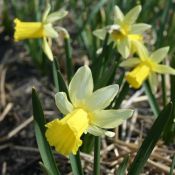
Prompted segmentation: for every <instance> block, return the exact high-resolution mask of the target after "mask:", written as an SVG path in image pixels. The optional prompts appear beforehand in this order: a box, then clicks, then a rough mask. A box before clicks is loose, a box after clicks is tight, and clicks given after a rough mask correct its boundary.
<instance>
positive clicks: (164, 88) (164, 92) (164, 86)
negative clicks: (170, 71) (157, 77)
mask: <svg viewBox="0 0 175 175" xmlns="http://www.w3.org/2000/svg"><path fill="white" fill-rule="evenodd" d="M161 78H162V81H161V85H162V100H163V106H164V107H165V106H166V104H167V95H166V82H165V75H161Z"/></svg>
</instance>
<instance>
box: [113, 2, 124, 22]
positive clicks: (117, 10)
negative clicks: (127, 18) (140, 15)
mask: <svg viewBox="0 0 175 175" xmlns="http://www.w3.org/2000/svg"><path fill="white" fill-rule="evenodd" d="M123 18H124V15H123V13H122V11H121V10H120V8H119V7H118V6H117V5H115V7H114V23H115V24H120V23H121V22H122V21H123Z"/></svg>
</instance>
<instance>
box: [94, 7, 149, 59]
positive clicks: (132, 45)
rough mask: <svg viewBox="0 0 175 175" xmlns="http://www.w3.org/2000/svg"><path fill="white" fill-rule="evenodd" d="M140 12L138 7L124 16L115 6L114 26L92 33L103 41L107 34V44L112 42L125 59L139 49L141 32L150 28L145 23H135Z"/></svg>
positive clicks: (141, 40) (141, 39)
mask: <svg viewBox="0 0 175 175" xmlns="http://www.w3.org/2000/svg"><path fill="white" fill-rule="evenodd" d="M140 11H141V6H140V5H138V6H136V7H134V8H133V9H131V10H130V11H129V12H128V13H127V14H126V15H125V16H124V14H123V13H122V11H121V10H120V8H119V7H118V6H115V7H114V24H113V25H110V26H107V27H104V28H102V29H98V30H95V31H94V32H93V33H94V35H95V36H97V37H98V38H99V39H101V40H104V39H105V36H106V33H107V32H109V34H110V38H109V43H110V42H114V44H115V45H116V46H117V48H118V52H119V53H120V54H121V55H122V57H123V58H127V57H128V56H129V55H130V54H132V53H134V52H136V51H137V50H138V49H139V48H138V47H139V46H140V44H142V43H143V36H142V34H143V32H144V31H145V30H147V29H149V28H150V27H151V26H150V25H148V24H145V23H137V24H136V23H135V21H136V20H137V18H138V16H139V13H140ZM139 43H140V44H139Z"/></svg>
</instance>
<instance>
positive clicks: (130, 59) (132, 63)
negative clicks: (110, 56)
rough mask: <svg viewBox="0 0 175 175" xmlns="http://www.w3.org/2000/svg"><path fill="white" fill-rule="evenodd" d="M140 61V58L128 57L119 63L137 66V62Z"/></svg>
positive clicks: (125, 65)
mask: <svg viewBox="0 0 175 175" xmlns="http://www.w3.org/2000/svg"><path fill="white" fill-rule="evenodd" d="M139 63H140V60H139V59H138V58H129V59H127V60H125V61H122V62H121V63H120V66H121V67H134V66H137V64H139Z"/></svg>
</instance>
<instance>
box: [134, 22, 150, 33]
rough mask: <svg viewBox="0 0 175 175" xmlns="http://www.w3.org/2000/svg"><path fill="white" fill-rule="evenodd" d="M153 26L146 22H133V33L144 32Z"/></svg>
mask: <svg viewBox="0 0 175 175" xmlns="http://www.w3.org/2000/svg"><path fill="white" fill-rule="evenodd" d="M150 28H151V25H148V24H145V23H138V24H133V25H132V27H131V33H133V34H142V33H143V32H144V31H146V30H148V29H150Z"/></svg>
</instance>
